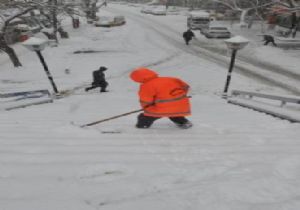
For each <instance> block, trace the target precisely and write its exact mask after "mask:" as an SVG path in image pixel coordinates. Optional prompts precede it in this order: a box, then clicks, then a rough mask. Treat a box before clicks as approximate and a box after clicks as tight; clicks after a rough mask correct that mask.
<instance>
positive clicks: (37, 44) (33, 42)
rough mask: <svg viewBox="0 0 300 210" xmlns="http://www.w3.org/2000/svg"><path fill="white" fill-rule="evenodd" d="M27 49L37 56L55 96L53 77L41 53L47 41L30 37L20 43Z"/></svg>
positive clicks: (56, 92)
mask: <svg viewBox="0 0 300 210" xmlns="http://www.w3.org/2000/svg"><path fill="white" fill-rule="evenodd" d="M22 44H23V45H24V46H25V47H26V48H27V49H29V50H31V51H34V52H36V54H37V55H38V57H39V59H40V61H41V63H42V65H43V67H44V70H45V72H46V74H47V77H48V79H49V81H50V83H51V85H52V87H53V90H54V92H55V94H58V90H57V87H56V85H55V83H54V80H53V77H52V75H51V74H50V72H49V69H48V66H47V64H46V62H45V59H44V57H43V55H42V53H41V51H42V50H43V49H45V47H46V45H47V44H48V41H47V40H44V39H39V38H36V37H31V38H29V39H27V40H26V41H25V42H23V43H22Z"/></svg>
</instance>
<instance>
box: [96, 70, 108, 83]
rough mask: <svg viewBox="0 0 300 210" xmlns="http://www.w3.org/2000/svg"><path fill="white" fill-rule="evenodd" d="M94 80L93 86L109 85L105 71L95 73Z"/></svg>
mask: <svg viewBox="0 0 300 210" xmlns="http://www.w3.org/2000/svg"><path fill="white" fill-rule="evenodd" d="M93 80H94V81H93V83H92V84H93V85H100V86H104V85H106V84H107V82H106V80H105V74H104V73H103V70H96V71H93Z"/></svg>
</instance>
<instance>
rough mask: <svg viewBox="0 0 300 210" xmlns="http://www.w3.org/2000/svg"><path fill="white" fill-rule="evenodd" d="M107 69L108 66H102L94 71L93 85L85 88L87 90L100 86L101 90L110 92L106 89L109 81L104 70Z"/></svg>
mask: <svg viewBox="0 0 300 210" xmlns="http://www.w3.org/2000/svg"><path fill="white" fill-rule="evenodd" d="M106 70H107V68H106V67H105V66H101V67H100V68H99V69H98V70H95V71H93V82H92V86H91V87H87V88H85V91H86V92H87V91H89V90H91V89H94V88H97V87H100V92H108V91H107V90H106V88H107V86H108V82H107V81H106V80H105V74H104V71H106Z"/></svg>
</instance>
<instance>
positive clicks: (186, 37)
mask: <svg viewBox="0 0 300 210" xmlns="http://www.w3.org/2000/svg"><path fill="white" fill-rule="evenodd" d="M182 36H183V39H184V41H185V43H186V45H189V42H190V41H191V40H192V38H193V37H195V34H194V32H193V31H192V30H191V29H188V30H187V31H185V32H183V34H182Z"/></svg>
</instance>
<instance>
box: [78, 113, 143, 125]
mask: <svg viewBox="0 0 300 210" xmlns="http://www.w3.org/2000/svg"><path fill="white" fill-rule="evenodd" d="M141 111H144V109H137V110H134V111H131V112H126V113H124V114H120V115H116V116H113V117H109V118H106V119H103V120H98V121H95V122H91V123H87V124H84V125H81V126H80V127H81V128H84V127H88V126H92V125H96V124H99V123H102V122H106V121H109V120H113V119H117V118H120V117H124V116H127V115H131V114H134V113H137V112H141Z"/></svg>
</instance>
